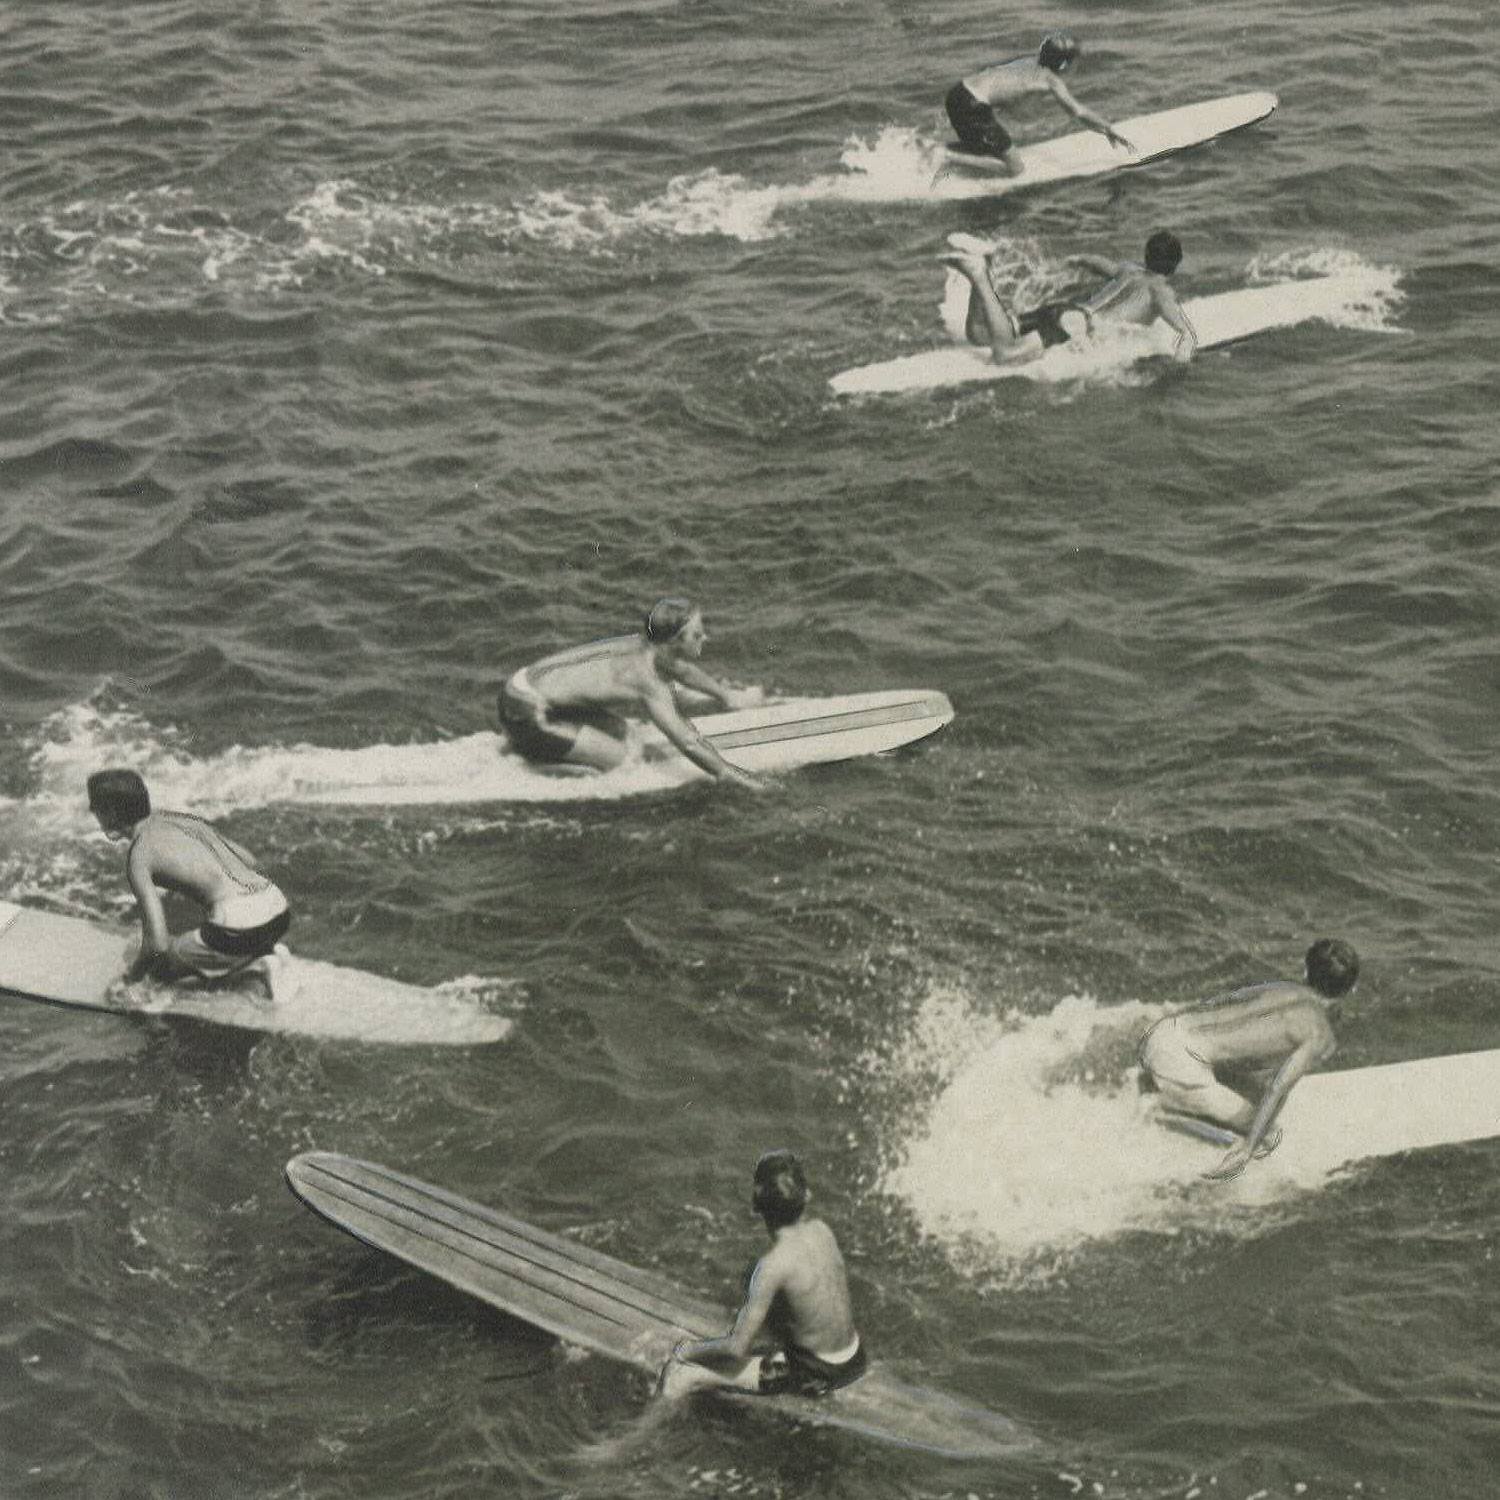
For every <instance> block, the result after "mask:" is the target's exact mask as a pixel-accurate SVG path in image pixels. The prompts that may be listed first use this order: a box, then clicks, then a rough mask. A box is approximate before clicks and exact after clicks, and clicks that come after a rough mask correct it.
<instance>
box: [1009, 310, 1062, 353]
mask: <svg viewBox="0 0 1500 1500" xmlns="http://www.w3.org/2000/svg"><path fill="white" fill-rule="evenodd" d="M1074 310H1075V309H1074V307H1073V304H1072V303H1071V302H1044V303H1043V304H1042V305H1041V306H1040V307H1037V308H1033V309H1032V311H1031V312H1029V313H1022V314H1021V315H1020V316H1019V317H1018V318H1017V319H1016V332H1017V334H1021V335H1024V334H1028V333H1034V334H1036V336H1037V337H1038V338H1039V339H1041V341H1042V348H1044V349H1051V348H1052V347H1053V346H1054V345H1057V344H1066V343H1067V342H1068V339H1069V334H1068V330H1067V329H1066V328H1064V327H1063V326H1062V315H1063V314H1064V313H1065V312H1072V311H1074Z"/></svg>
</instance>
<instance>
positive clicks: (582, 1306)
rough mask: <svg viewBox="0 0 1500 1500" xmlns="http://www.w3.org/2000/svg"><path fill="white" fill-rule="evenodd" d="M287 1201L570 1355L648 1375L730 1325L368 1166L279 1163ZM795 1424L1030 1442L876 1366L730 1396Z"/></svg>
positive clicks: (708, 1310)
mask: <svg viewBox="0 0 1500 1500" xmlns="http://www.w3.org/2000/svg"><path fill="white" fill-rule="evenodd" d="M286 1178H287V1183H288V1185H289V1186H290V1188H291V1190H292V1192H293V1193H295V1194H296V1196H297V1197H298V1198H300V1199H301V1200H302V1201H303V1202H304V1203H306V1204H307V1206H308V1207H309V1208H311V1209H312V1210H313V1211H314V1212H316V1213H318V1214H321V1215H322V1216H323V1217H324V1218H325V1219H327V1220H328V1221H329V1222H330V1223H332V1224H334V1225H336V1226H337V1227H338V1228H340V1229H342V1230H345V1231H346V1232H347V1233H349V1234H352V1235H354V1236H355V1237H356V1238H358V1239H361V1240H363V1241H364V1242H365V1243H366V1244H368V1245H372V1246H374V1247H375V1248H376V1249H377V1250H382V1251H385V1252H386V1253H387V1254H390V1255H394V1256H396V1257H397V1258H398V1259H400V1260H403V1261H405V1262H406V1263H407V1264H408V1265H411V1266H415V1267H416V1268H417V1269H418V1270H421V1271H426V1272H428V1273H429V1274H430V1275H433V1276H436V1277H438V1278H439V1279H440V1280H442V1281H445V1282H447V1283H448V1285H450V1286H453V1287H456V1288H457V1289H458V1290H459V1291H462V1292H467V1293H468V1294H469V1295H471V1296H474V1297H477V1298H479V1299H480V1300H481V1301H484V1302H487V1303H489V1304H490V1305H491V1306H492V1307H497V1308H500V1309H501V1310H502V1311H504V1312H507V1313H509V1314H511V1315H512V1316H514V1317H517V1318H520V1319H522V1320H523V1321H525V1322H527V1323H530V1324H532V1325H533V1326H534V1327H537V1328H541V1329H543V1330H545V1331H546V1332H548V1333H551V1334H554V1335H555V1336H556V1337H558V1338H560V1339H563V1340H564V1341H566V1342H567V1343H570V1344H574V1345H577V1346H579V1347H581V1348H584V1349H589V1350H592V1351H593V1352H594V1353H596V1354H602V1355H604V1356H605V1357H606V1358H608V1359H613V1360H616V1361H619V1362H620V1363H622V1364H627V1365H632V1366H634V1367H635V1368H636V1369H639V1370H642V1371H644V1372H645V1373H647V1374H648V1375H652V1376H654V1375H656V1373H657V1372H658V1371H659V1370H660V1368H661V1366H662V1364H663V1363H664V1362H665V1361H666V1359H667V1358H668V1356H669V1355H670V1354H671V1352H672V1349H673V1347H674V1346H675V1345H676V1344H677V1343H678V1342H679V1340H682V1339H685V1338H708V1337H712V1336H713V1335H715V1334H719V1333H723V1332H724V1330H725V1329H726V1328H728V1327H729V1324H730V1322H731V1321H732V1317H733V1315H732V1313H731V1312H730V1311H729V1310H728V1309H727V1308H724V1307H721V1306H719V1305H718V1304H716V1303H713V1302H709V1301H705V1300H703V1299H702V1298H698V1297H695V1296H693V1295H692V1294H690V1293H687V1292H684V1291H682V1290H680V1289H679V1288H678V1287H676V1286H675V1285H674V1284H673V1283H672V1282H671V1281H669V1280H668V1279H667V1278H665V1277H663V1276H660V1275H658V1274H657V1273H655V1272H652V1271H642V1270H638V1269H637V1268H636V1267H634V1266H630V1265H627V1264H626V1263H625V1262H623V1261H620V1260H616V1259H615V1258H614V1257H613V1256H609V1255H605V1254H603V1253H602V1252H601V1251H598V1250H594V1249H591V1248H590V1247H588V1246H586V1245H580V1244H578V1243H577V1242H576V1241H574V1240H570V1239H567V1238H565V1237H563V1236H561V1235H556V1234H551V1233H548V1232H547V1231H546V1230H543V1229H538V1228H536V1227H535V1226H534V1225H531V1224H526V1223H523V1222H522V1221H521V1220H519V1219H514V1218H511V1217H510V1216H509V1215H506V1214H502V1213H499V1212H497V1211H496V1210H495V1209H491V1208H485V1207H483V1206H482V1205H480V1204H477V1203H471V1202H469V1201H468V1200H467V1199H464V1198H461V1197H459V1196H458V1195H457V1194H455V1193H450V1192H447V1191H445V1190H444V1189H442V1188H439V1187H433V1186H432V1185H431V1184H429V1183H425V1182H420V1181H418V1180H417V1179H416V1178H414V1177H408V1176H406V1175H404V1174H403V1173H400V1172H394V1171H392V1170H390V1169H389V1168H387V1167H382V1166H377V1165H376V1164H375V1163H373V1162H366V1161H358V1160H355V1159H354V1158H352V1157H347V1156H340V1155H337V1154H335V1153H333V1152H326V1151H312V1152H307V1153H305V1154H303V1155H301V1156H296V1157H293V1158H292V1160H291V1161H289V1162H288V1163H287V1165H286ZM715 1394H722V1395H725V1396H730V1397H733V1398H734V1399H738V1400H741V1401H748V1402H751V1403H752V1404H753V1405H755V1406H757V1407H764V1408H767V1409H770V1410H774V1411H776V1412H779V1413H780V1414H782V1415H783V1416H787V1417H790V1418H792V1419H794V1420H796V1421H799V1422H806V1423H808V1424H811V1425H815V1426H825V1427H838V1428H843V1429H846V1430H849V1431H853V1432H858V1433H861V1434H863V1435H865V1436H868V1437H872V1438H876V1439H878V1440H880V1441H883V1442H891V1443H899V1444H904V1445H906V1446H909V1447H914V1448H920V1449H923V1450H924V1451H928V1452H933V1453H939V1454H943V1455H946V1456H949V1457H962V1458H997V1457H1002V1456H1005V1455H1007V1454H1014V1453H1017V1452H1020V1451H1023V1450H1025V1449H1027V1448H1030V1447H1031V1446H1032V1445H1033V1444H1034V1442H1035V1439H1034V1438H1033V1437H1032V1436H1031V1434H1030V1433H1029V1432H1028V1431H1027V1430H1026V1429H1025V1428H1023V1427H1022V1426H1020V1425H1019V1424H1018V1423H1016V1422H1013V1421H1011V1420H1010V1419H1009V1418H1008V1417H1003V1416H1000V1415H999V1414H998V1413H995V1412H989V1411H985V1410H983V1409H980V1408H976V1407H970V1406H966V1405H964V1404H963V1403H961V1402H959V1401H956V1400H954V1399H953V1398H951V1397H948V1396H944V1395H942V1394H940V1393H938V1392H935V1391H929V1390H925V1389H923V1388H922V1387H920V1386H914V1385H908V1384H907V1383H906V1382H904V1381H902V1380H899V1379H898V1378H897V1377H896V1376H895V1375H893V1374H892V1373H890V1371H888V1370H887V1369H886V1368H885V1367H884V1366H882V1365H879V1364H876V1365H875V1366H873V1367H872V1369H871V1370H870V1372H869V1374H867V1375H865V1376H864V1377H862V1378H861V1379H860V1380H858V1381H856V1382H855V1383H854V1384H853V1385H851V1386H847V1387H845V1388H844V1389H843V1390H841V1391H836V1392H834V1393H832V1394H831V1395H828V1396H823V1397H817V1398H812V1397H799V1396H743V1395H739V1396H736V1395H735V1393H731V1392H723V1393H715Z"/></svg>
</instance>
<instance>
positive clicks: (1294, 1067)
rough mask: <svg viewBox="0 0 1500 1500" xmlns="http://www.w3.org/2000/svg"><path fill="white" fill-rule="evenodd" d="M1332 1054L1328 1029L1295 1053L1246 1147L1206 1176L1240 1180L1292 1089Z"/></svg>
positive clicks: (1269, 1092)
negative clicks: (1307, 1073)
mask: <svg viewBox="0 0 1500 1500" xmlns="http://www.w3.org/2000/svg"><path fill="white" fill-rule="evenodd" d="M1332 1051H1333V1036H1332V1033H1331V1032H1328V1031H1327V1030H1326V1028H1325V1029H1324V1031H1323V1032H1322V1033H1321V1034H1318V1035H1314V1036H1310V1037H1309V1038H1308V1039H1307V1040H1306V1041H1305V1042H1303V1043H1302V1045H1301V1046H1300V1047H1298V1048H1297V1049H1296V1051H1295V1052H1293V1053H1291V1055H1290V1056H1288V1057H1287V1058H1286V1060H1285V1061H1284V1062H1283V1063H1282V1064H1281V1066H1280V1067H1279V1068H1277V1070H1276V1072H1275V1074H1274V1075H1273V1076H1272V1078H1271V1083H1270V1086H1269V1087H1268V1088H1267V1089H1266V1091H1265V1093H1264V1094H1263V1095H1262V1096H1261V1101H1260V1104H1259V1106H1258V1107H1257V1108H1256V1111H1255V1119H1254V1120H1252V1121H1251V1123H1250V1130H1249V1133H1248V1134H1247V1135H1246V1136H1245V1141H1244V1144H1243V1145H1241V1146H1236V1147H1235V1148H1234V1150H1232V1151H1231V1152H1229V1153H1228V1155H1226V1156H1225V1158H1224V1160H1223V1161H1221V1162H1220V1163H1219V1165H1218V1166H1217V1167H1215V1168H1214V1170H1213V1171H1212V1172H1205V1173H1204V1174H1203V1175H1204V1176H1205V1177H1208V1178H1211V1179H1213V1180H1214V1181H1215V1182H1228V1181H1229V1180H1230V1179H1231V1178H1233V1177H1238V1176H1239V1175H1240V1173H1241V1172H1243V1171H1244V1170H1245V1166H1246V1164H1247V1163H1248V1162H1249V1160H1250V1159H1251V1157H1253V1156H1254V1155H1255V1152H1256V1148H1257V1147H1259V1145H1260V1143H1261V1141H1262V1140H1264V1139H1265V1136H1266V1132H1267V1131H1268V1130H1270V1128H1271V1126H1272V1125H1273V1124H1274V1123H1275V1121H1276V1116H1277V1115H1278V1114H1280V1113H1281V1106H1282V1105H1283V1104H1285V1103H1286V1097H1287V1095H1288V1094H1289V1093H1291V1091H1292V1085H1293V1084H1294V1083H1296V1081H1297V1080H1298V1079H1299V1078H1301V1077H1302V1075H1303V1074H1304V1073H1306V1072H1308V1071H1309V1070H1310V1069H1311V1068H1314V1067H1316V1066H1317V1064H1318V1063H1320V1062H1322V1061H1323V1059H1324V1058H1325V1057H1328V1056H1329V1055H1330V1054H1331V1053H1332Z"/></svg>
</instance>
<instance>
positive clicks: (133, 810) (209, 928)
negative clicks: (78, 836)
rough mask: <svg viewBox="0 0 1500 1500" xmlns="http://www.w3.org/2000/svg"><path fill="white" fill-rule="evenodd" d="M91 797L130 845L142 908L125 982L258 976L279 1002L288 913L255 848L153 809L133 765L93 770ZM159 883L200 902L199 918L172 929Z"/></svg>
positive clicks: (106, 825)
mask: <svg viewBox="0 0 1500 1500" xmlns="http://www.w3.org/2000/svg"><path fill="white" fill-rule="evenodd" d="M88 795H89V810H90V811H91V812H92V813H93V814H94V816H95V818H97V819H98V821H99V827H100V828H101V829H102V830H103V831H104V834H105V837H107V838H109V839H111V840H113V841H115V842H126V843H128V846H129V847H128V849H127V852H126V855H125V875H126V879H127V880H128V881H129V884H130V889H131V892H132V894H133V895H134V896H135V900H136V906H137V908H138V909H139V911H140V918H141V950H140V953H139V954H138V955H137V957H136V959H135V961H134V962H133V963H132V964H131V966H130V968H129V969H128V970H127V971H126V974H125V979H126V982H127V983H129V982H133V981H135V980H137V979H142V978H147V977H149V978H151V979H157V980H163V981H165V982H167V983H184V984H196V985H222V984H225V983H226V982H232V981H235V980H238V979H241V978H243V977H248V976H249V975H251V974H253V975H255V976H256V977H257V978H259V979H260V980H261V981H262V982H263V983H264V985H265V987H266V990H267V993H268V994H269V995H270V997H271V998H272V999H273V1000H275V999H276V998H277V992H278V985H279V983H280V982H281V980H282V976H283V974H284V970H285V964H286V960H287V959H288V958H289V957H290V955H289V954H288V953H287V950H286V948H285V947H283V946H281V939H282V938H283V937H285V935H286V931H287V928H288V927H289V926H290V925H291V920H292V916H291V911H290V909H289V908H288V906H287V900H286V897H285V896H284V895H283V894H282V893H281V890H280V888H279V887H278V886H277V885H276V883H275V882H274V881H272V880H270V879H269V878H268V877H266V876H265V875H263V874H262V873H261V872H260V870H259V869H258V868H257V867H256V864H255V857H254V855H252V854H251V853H250V851H249V850H248V849H246V848H244V847H243V846H242V845H240V844H237V843H235V841H234V840H233V839H230V838H226V837H225V836H224V835H223V834H222V833H220V832H219V831H218V829H217V828H215V827H214V825H213V824H212V823H209V822H207V821H205V820H204V819H203V818H199V817H195V816H194V815H193V814H192V813H183V812H167V811H164V810H163V811H153V810H152V807H151V796H150V793H149V792H148V791H147V790H146V783H145V782H144V781H142V780H141V778H140V776H138V775H137V774H136V773H135V772H134V771H127V770H107V771H96V772H94V774H93V775H92V776H90V777H89V780H88ZM158 888H160V889H158ZM160 890H167V891H171V892H173V893H174V894H175V895H179V896H185V897H187V898H188V900H190V901H194V902H196V903H197V904H198V906H199V907H201V908H202V910H203V914H204V921H203V923H202V925H201V926H199V927H198V928H196V929H195V930H193V931H191V932H183V933H179V934H178V935H177V936H176V937H173V936H172V934H171V932H170V931H169V930H168V928H167V918H166V912H165V911H164V909H163V907H162V898H161V894H160Z"/></svg>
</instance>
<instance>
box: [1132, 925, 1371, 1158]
mask: <svg viewBox="0 0 1500 1500" xmlns="http://www.w3.org/2000/svg"><path fill="white" fill-rule="evenodd" d="M1303 978H1304V980H1305V981H1306V982H1305V983H1303V984H1291V983H1288V982H1287V981H1285V980H1271V981H1268V982H1266V983H1264V984H1252V985H1248V986H1246V987H1245V988H1244V989H1238V990H1231V991H1230V992H1229V993H1228V994H1225V995H1215V996H1213V997H1212V998H1210V999H1208V1000H1203V1001H1200V1002H1199V1003H1198V1004H1197V1005H1192V1006H1189V1007H1188V1008H1187V1009H1186V1010H1180V1011H1176V1012H1174V1013H1173V1014H1171V1015H1168V1016H1163V1017H1162V1019H1161V1020H1159V1021H1158V1022H1156V1024H1155V1025H1154V1026H1152V1027H1151V1029H1150V1030H1149V1031H1147V1032H1146V1034H1145V1036H1143V1037H1142V1038H1141V1042H1140V1052H1139V1058H1140V1064H1141V1077H1142V1083H1143V1085H1145V1086H1148V1087H1152V1088H1155V1089H1157V1090H1159V1091H1160V1093H1161V1097H1162V1102H1163V1103H1164V1104H1165V1105H1166V1106H1167V1109H1168V1110H1169V1111H1171V1112H1175V1113H1177V1114H1178V1115H1180V1116H1181V1117H1183V1118H1182V1119H1181V1124H1182V1125H1183V1126H1184V1127H1185V1128H1186V1129H1187V1131H1188V1133H1189V1134H1193V1133H1195V1132H1194V1131H1193V1129H1192V1126H1193V1122H1194V1121H1195V1120H1207V1121H1212V1122H1215V1123H1217V1124H1220V1125H1227V1126H1228V1127H1229V1129H1230V1130H1232V1131H1234V1132H1235V1133H1236V1134H1238V1135H1241V1136H1243V1137H1244V1140H1243V1141H1242V1142H1241V1143H1240V1144H1239V1145H1237V1146H1235V1147H1233V1149H1231V1150H1230V1151H1229V1153H1228V1154H1227V1155H1226V1156H1225V1157H1224V1160H1223V1161H1222V1162H1221V1163H1220V1164H1219V1165H1218V1167H1216V1168H1215V1169H1214V1170H1213V1171H1212V1172H1208V1173H1206V1174H1205V1175H1206V1176H1208V1177H1212V1178H1216V1179H1218V1180H1220V1181H1227V1180H1228V1179H1230V1178H1232V1177H1238V1176H1239V1174H1240V1173H1241V1172H1243V1171H1244V1170H1245V1167H1246V1164H1247V1163H1248V1162H1249V1161H1250V1160H1251V1158H1252V1157H1256V1156H1265V1155H1267V1154H1268V1153H1270V1152H1272V1151H1274V1150H1275V1149H1276V1147H1277V1145H1278V1144H1279V1143H1280V1141H1281V1132H1280V1131H1279V1130H1278V1129H1277V1128H1276V1116H1277V1115H1278V1114H1279V1113H1280V1111H1281V1107H1282V1105H1283V1104H1285V1103H1286V1098H1287V1095H1288V1094H1289V1093H1291V1091H1292V1085H1293V1084H1295V1083H1296V1082H1297V1080H1298V1079H1299V1078H1301V1077H1302V1075H1303V1074H1304V1073H1307V1072H1309V1071H1310V1070H1311V1069H1312V1068H1314V1067H1316V1066H1317V1065H1318V1064H1319V1063H1321V1062H1323V1061H1324V1060H1325V1059H1327V1058H1328V1057H1329V1056H1330V1055H1331V1054H1332V1052H1333V1050H1334V1036H1333V1025H1332V1022H1333V1020H1334V1019H1336V1017H1337V1006H1336V1005H1335V1004H1334V1003H1333V1002H1335V1001H1338V1000H1340V999H1342V998H1343V997H1344V996H1345V995H1347V994H1349V993H1350V992H1351V991H1352V990H1353V989H1354V986H1355V983H1356V982H1357V980H1358V979H1359V955H1358V954H1357V953H1356V952H1355V951H1354V949H1353V948H1352V947H1351V946H1350V945H1349V944H1348V943H1346V942H1344V941H1343V940H1342V939H1341V938H1319V939H1318V941H1317V942H1315V943H1314V944H1313V945H1312V946H1311V947H1310V948H1309V949H1308V950H1307V957H1306V959H1305V960H1304V964H1303ZM1225 1065H1228V1066H1230V1067H1234V1068H1239V1069H1251V1070H1256V1069H1264V1068H1267V1067H1274V1068H1275V1072H1274V1073H1273V1074H1272V1076H1271V1080H1270V1083H1269V1084H1268V1086H1267V1087H1266V1089H1265V1091H1264V1092H1263V1093H1262V1095H1261V1097H1260V1100H1259V1102H1258V1103H1255V1104H1252V1103H1251V1102H1250V1101H1249V1100H1248V1099H1246V1098H1245V1097H1244V1096H1243V1095H1241V1094H1238V1093H1236V1092H1235V1091H1234V1090H1233V1089H1232V1088H1229V1087H1228V1086H1227V1085H1226V1084H1224V1083H1221V1082H1220V1081H1219V1076H1218V1069H1219V1068H1221V1067H1224V1066H1225Z"/></svg>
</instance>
